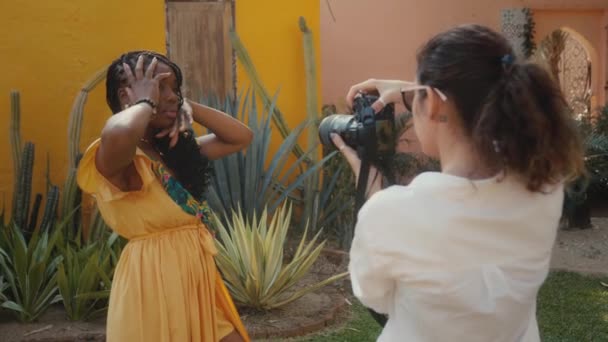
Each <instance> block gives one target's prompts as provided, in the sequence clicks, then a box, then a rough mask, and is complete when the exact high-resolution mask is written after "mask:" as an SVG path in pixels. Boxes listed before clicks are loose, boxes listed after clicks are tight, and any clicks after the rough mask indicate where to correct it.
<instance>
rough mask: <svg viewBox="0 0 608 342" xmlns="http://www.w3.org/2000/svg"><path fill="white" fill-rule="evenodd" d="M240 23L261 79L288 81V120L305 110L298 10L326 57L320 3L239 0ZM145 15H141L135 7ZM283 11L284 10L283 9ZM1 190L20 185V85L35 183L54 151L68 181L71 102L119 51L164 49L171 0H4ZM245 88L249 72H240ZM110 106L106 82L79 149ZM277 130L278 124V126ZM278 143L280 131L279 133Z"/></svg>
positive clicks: (90, 106)
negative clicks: (16, 101)
mask: <svg viewBox="0 0 608 342" xmlns="http://www.w3.org/2000/svg"><path fill="white" fill-rule="evenodd" d="M236 3H237V8H236V26H237V31H238V32H239V34H240V36H241V39H242V40H243V43H244V44H245V46H246V47H247V49H248V50H249V53H250V54H251V57H252V59H253V61H254V63H255V65H256V66H257V69H258V73H259V75H260V76H261V78H262V80H263V82H264V83H265V85H266V86H267V88H268V89H269V91H271V92H273V93H274V91H275V90H277V89H278V87H281V93H280V96H279V105H280V108H281V110H282V111H283V112H284V114H285V115H286V116H287V121H288V123H289V126H290V127H292V128H293V127H295V126H296V125H297V124H298V123H299V122H300V121H301V120H302V119H303V118H304V117H305V115H306V112H305V111H306V102H305V101H306V100H305V99H306V96H305V86H306V82H305V75H304V60H303V55H302V53H303V52H302V36H301V33H300V31H299V28H298V17H299V16H304V17H305V18H306V20H307V22H308V25H309V27H310V28H311V29H312V31H313V32H314V34H315V45H316V46H315V49H316V53H317V61H318V60H319V2H318V1H310V0H292V1H283V0H261V1H260V0H258V1H252V0H237V1H236ZM136 12H137V13H138V14H139V16H140V18H142V19H135V18H134V16H133V14H134V13H136ZM281 12H282V13H281ZM0 31H2V34H0V62H2V65H3V66H4V68H3V72H2V76H0V113H1V116H0V132H4V134H2V136H4V137H5V140H4V143H2V144H0V197H1V196H2V194H3V193H4V196H5V198H6V200H7V202H8V203H7V204H10V199H11V194H12V179H13V178H12V177H13V176H12V162H11V153H10V146H9V144H8V125H9V117H10V115H9V111H10V106H9V92H10V90H12V89H17V90H19V91H21V99H22V121H21V128H22V138H23V140H24V141H33V142H34V143H35V144H36V149H37V150H36V160H37V162H36V165H35V170H34V173H35V174H34V190H35V191H42V189H44V184H45V183H44V182H45V179H44V172H45V161H46V154H47V153H49V154H50V157H51V169H52V170H51V171H52V172H51V178H52V180H53V182H54V183H56V184H58V185H60V186H61V185H62V184H63V181H64V177H65V174H66V170H67V167H66V164H67V153H66V150H67V143H66V140H67V124H68V115H69V112H70V109H71V106H72V101H73V100H74V98H75V96H76V95H77V93H78V91H79V89H80V87H81V86H82V84H83V83H84V82H86V81H87V80H88V79H89V78H90V77H91V76H92V75H93V74H94V73H95V72H96V71H97V70H99V69H100V68H103V67H105V66H106V65H107V63H109V62H111V61H112V60H113V59H114V58H115V57H117V56H118V55H120V53H122V52H124V51H127V50H134V49H150V50H156V51H159V52H163V53H164V52H165V11H164V1H163V0H130V1H119V0H89V1H80V2H74V1H70V0H53V1H34V0H21V1H19V2H18V3H15V2H11V1H0ZM237 72H238V73H237V77H238V80H239V81H238V87H239V89H246V88H247V83H248V82H247V80H246V75H245V74H244V73H243V72H242V69H241V68H240V67H239V68H238V71H237ZM109 115H110V112H109V110H108V109H107V106H106V104H105V91H104V87H103V84H101V86H100V87H98V88H97V89H96V90H95V91H93V92H92V94H91V95H90V96H89V102H88V103H87V106H86V109H85V118H84V124H83V129H82V137H81V149H84V148H85V147H86V145H87V144H88V143H89V142H90V141H91V140H92V139H93V138H94V137H96V136H97V135H98V134H99V131H100V129H101V127H102V126H103V123H104V121H105V120H106V118H107V117H108V116H109ZM275 131H276V130H275ZM274 135H275V137H273V140H274V143H273V145H274V146H277V145H278V143H279V142H280V141H281V140H282V139H279V138H280V136H278V134H274Z"/></svg>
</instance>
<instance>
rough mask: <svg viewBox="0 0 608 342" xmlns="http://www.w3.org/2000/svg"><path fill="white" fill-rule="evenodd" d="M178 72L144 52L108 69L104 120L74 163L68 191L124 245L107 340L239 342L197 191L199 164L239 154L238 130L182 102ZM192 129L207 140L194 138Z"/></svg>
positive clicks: (242, 132) (243, 135)
mask: <svg viewBox="0 0 608 342" xmlns="http://www.w3.org/2000/svg"><path fill="white" fill-rule="evenodd" d="M182 80H183V79H182V73H181V71H180V69H179V67H178V66H177V65H175V64H174V63H172V62H171V61H170V60H168V59H167V58H166V57H164V56H162V55H160V54H157V53H154V52H146V51H134V52H129V53H126V54H124V55H122V56H121V57H120V58H118V59H117V60H116V61H114V62H113V63H112V64H111V66H110V67H109V69H108V74H107V81H106V92H107V94H106V97H107V102H108V105H109V106H110V108H111V110H112V112H113V113H114V115H113V116H112V117H111V118H110V119H109V120H108V121H107V123H106V125H105V127H104V128H103V130H102V132H101V137H100V138H99V139H97V140H96V141H95V142H93V143H92V144H91V145H90V147H89V148H88V149H87V151H86V152H85V154H84V156H83V158H82V159H81V162H80V166H79V169H78V184H79V186H80V187H81V188H82V189H83V191H84V192H87V193H90V194H92V195H93V196H94V197H95V200H96V203H97V205H98V207H99V210H100V212H101V214H102V216H103V218H104V220H105V221H106V223H107V224H108V225H109V226H110V227H111V228H112V229H113V230H114V231H116V232H117V233H118V234H120V235H121V236H123V237H125V238H127V239H128V240H129V243H128V244H127V245H126V247H125V248H124V250H123V252H122V255H121V257H120V261H119V263H118V266H117V268H116V271H115V274H114V281H113V283H112V290H111V294H110V304H109V310H108V320H107V341H110V342H140V341H141V342H144V341H145V342H150V341H163V342H169V341H171V342H181V341H203V342H212V341H213V342H215V341H222V342H234V341H249V337H248V336H247V333H246V331H245V329H244V327H243V324H242V322H241V320H240V318H239V315H238V313H237V311H236V308H235V306H234V304H233V302H232V299H231V298H230V296H229V294H228V291H227V290H226V287H225V286H224V283H223V281H222V278H221V276H220V274H219V273H218V271H217V268H216V266H215V262H214V255H215V254H216V253H217V250H216V248H215V245H214V240H213V236H212V234H211V233H210V232H209V230H208V229H207V224H206V223H207V222H208V221H207V220H208V219H209V209H208V206H207V204H206V202H205V201H204V191H205V189H206V187H207V185H208V182H209V171H210V170H209V160H212V159H217V158H222V157H224V156H226V155H229V154H231V153H234V152H237V151H239V150H241V149H243V148H245V147H246V146H247V145H249V143H250V142H251V140H252V137H253V135H252V132H251V130H249V128H248V127H246V126H245V125H243V124H242V123H240V122H239V121H238V120H236V119H234V118H233V117H231V116H230V115H227V114H225V113H222V112H220V111H217V110H214V109H211V108H208V107H206V106H203V105H200V104H198V103H195V102H192V101H188V100H186V99H184V98H183V97H182V94H181V86H182ZM192 122H196V123H198V124H200V125H202V126H205V127H207V128H208V129H209V130H210V131H211V132H212V133H211V134H207V135H204V136H201V137H195V136H194V131H193V130H192V129H191V128H190V124H191V123H192Z"/></svg>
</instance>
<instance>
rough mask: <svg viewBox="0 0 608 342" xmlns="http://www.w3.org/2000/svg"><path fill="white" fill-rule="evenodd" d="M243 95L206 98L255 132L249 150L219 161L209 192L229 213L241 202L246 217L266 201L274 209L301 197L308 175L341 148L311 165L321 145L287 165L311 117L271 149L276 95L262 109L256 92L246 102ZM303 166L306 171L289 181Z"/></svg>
mask: <svg viewBox="0 0 608 342" xmlns="http://www.w3.org/2000/svg"><path fill="white" fill-rule="evenodd" d="M275 98H276V97H275ZM240 99H241V97H238V98H236V99H235V100H230V99H227V100H226V101H225V102H224V103H223V104H220V103H219V101H217V100H215V99H203V101H202V102H203V103H207V104H208V105H210V106H211V107H215V108H217V109H220V110H222V111H224V112H226V113H228V114H230V115H232V116H233V117H236V118H238V119H239V120H241V121H242V122H245V123H246V124H247V125H248V126H249V128H251V130H252V131H253V135H254V138H253V141H252V143H251V145H250V146H249V147H248V148H247V149H246V150H245V151H240V152H237V153H235V154H232V155H230V156H228V157H226V158H223V159H220V160H216V161H214V163H213V177H212V183H211V186H210V188H209V191H208V194H207V198H208V201H209V205H210V206H211V208H212V209H213V210H214V211H216V212H217V213H220V214H223V215H228V216H229V215H230V214H231V213H232V211H233V210H235V209H236V208H237V207H238V208H240V210H242V212H243V213H244V215H245V216H246V217H248V218H252V217H253V215H254V214H255V215H257V216H259V215H260V213H261V211H262V208H263V207H264V205H265V204H266V203H271V204H270V205H269V208H270V209H269V211H270V212H271V213H272V212H273V211H274V210H275V209H276V208H277V207H278V206H279V205H280V204H281V203H282V202H283V201H285V200H286V199H287V198H291V199H292V200H294V201H297V202H298V203H301V202H302V197H301V196H298V193H297V190H301V189H302V188H303V184H304V181H305V180H306V179H307V178H308V177H310V176H311V175H313V174H315V173H317V172H319V171H320V170H321V167H322V166H323V164H324V163H325V162H326V161H328V160H329V159H330V158H332V157H333V156H334V155H335V153H332V154H330V155H328V156H326V157H325V158H323V159H322V160H320V161H319V162H317V163H316V164H314V165H310V166H308V167H306V166H305V164H304V163H305V159H306V158H307V156H308V155H310V154H311V153H315V152H316V149H317V146H316V145H315V147H314V148H313V149H311V151H308V152H307V153H305V154H304V155H302V157H300V158H299V159H298V160H296V161H295V162H294V163H292V164H291V165H290V167H289V168H287V160H288V158H289V156H290V154H291V153H292V152H293V149H294V146H295V145H296V142H297V139H298V137H299V136H300V135H301V134H302V132H303V131H304V129H305V128H306V127H307V126H308V124H309V122H308V121H307V120H306V121H304V122H302V123H301V124H300V125H299V126H298V127H296V128H295V129H294V130H293V131H291V133H289V134H288V135H287V138H285V140H284V141H283V143H282V144H281V145H280V147H279V149H278V150H277V152H275V154H274V155H273V154H271V153H270V135H271V127H270V121H271V120H270V115H271V113H272V110H273V107H274V104H275V103H276V102H275V100H273V101H272V102H271V105H270V107H264V110H263V112H262V113H260V112H259V111H258V105H257V103H256V96H255V94H250V93H247V95H245V97H244V99H243V101H242V103H241V100H240ZM239 108H240V109H241V113H240V115H239ZM300 167H301V168H303V169H304V170H305V171H304V172H303V173H300V174H299V175H297V177H295V180H293V181H292V182H288V181H289V180H290V178H293V177H292V176H294V174H295V172H296V171H297V170H298V168H300Z"/></svg>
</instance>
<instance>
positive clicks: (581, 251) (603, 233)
mask: <svg viewBox="0 0 608 342" xmlns="http://www.w3.org/2000/svg"><path fill="white" fill-rule="evenodd" d="M603 216H604V217H594V218H593V219H592V223H593V228H591V229H585V230H560V231H559V233H558V237H557V240H556V244H555V248H554V251H553V258H552V262H551V267H552V268H553V269H560V270H568V271H575V272H580V273H586V274H603V275H606V274H608V215H603ZM346 265H347V260H346V256H345V253H343V252H342V253H340V252H336V251H333V252H329V253H324V254H322V255H321V257H320V258H319V260H318V261H317V263H315V265H314V266H313V269H312V271H311V272H310V274H309V275H307V276H306V277H305V279H304V281H303V282H302V283H301V284H300V285H299V287H302V286H306V285H308V284H312V283H315V282H318V281H319V280H322V279H325V278H327V277H328V276H331V275H334V274H337V273H339V272H343V271H345V270H346ZM349 293H350V289H349V284H348V280H344V281H341V282H338V283H335V284H333V285H330V286H327V287H325V288H323V289H321V290H318V291H315V292H313V293H310V294H308V295H306V296H304V297H302V298H300V299H299V300H297V301H295V302H293V303H291V304H289V305H287V306H285V307H283V308H281V309H278V310H276V311H273V312H269V313H260V312H255V311H253V310H250V309H240V312H241V314H242V318H243V322H244V323H245V325H246V327H247V330H248V331H249V332H250V333H251V335H252V337H254V338H255V339H256V340H258V341H260V340H263V339H265V338H267V337H268V336H269V335H270V334H272V335H273V336H275V337H282V338H286V337H289V336H294V335H300V334H305V333H309V332H312V331H314V330H321V329H322V328H324V327H325V326H326V325H328V324H332V323H334V322H335V321H340V320H341V319H340V318H336V317H344V315H345V310H346V307H347V306H348V305H344V303H346V298H348V296H349V295H348V294H349ZM104 338H105V334H104V320H103V319H99V320H96V321H92V322H69V321H66V320H65V314H64V312H63V310H62V307H61V306H54V307H52V308H51V309H50V310H49V311H48V312H47V313H46V314H45V315H43V316H42V317H41V319H40V321H39V322H37V323H29V324H21V323H17V322H16V321H15V320H14V319H13V318H12V316H11V315H9V314H8V313H7V312H6V311H1V310H0V341H2V342H17V341H27V342H43V341H44V342H46V341H49V342H50V341H53V342H64V341H65V342H68V341H104Z"/></svg>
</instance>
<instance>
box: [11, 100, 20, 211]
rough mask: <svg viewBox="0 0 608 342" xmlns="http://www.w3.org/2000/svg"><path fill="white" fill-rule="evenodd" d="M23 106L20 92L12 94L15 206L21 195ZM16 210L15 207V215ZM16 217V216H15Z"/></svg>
mask: <svg viewBox="0 0 608 342" xmlns="http://www.w3.org/2000/svg"><path fill="white" fill-rule="evenodd" d="M20 127H21V104H20V99H19V92H18V91H12V92H11V122H10V142H11V147H12V154H13V177H14V180H15V181H14V183H13V206H14V205H15V204H16V203H17V196H18V194H19V191H17V190H18V189H19V177H18V175H19V168H20V167H21V128H20ZM14 213H15V208H14V207H13V214H14ZM13 217H14V215H13Z"/></svg>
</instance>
